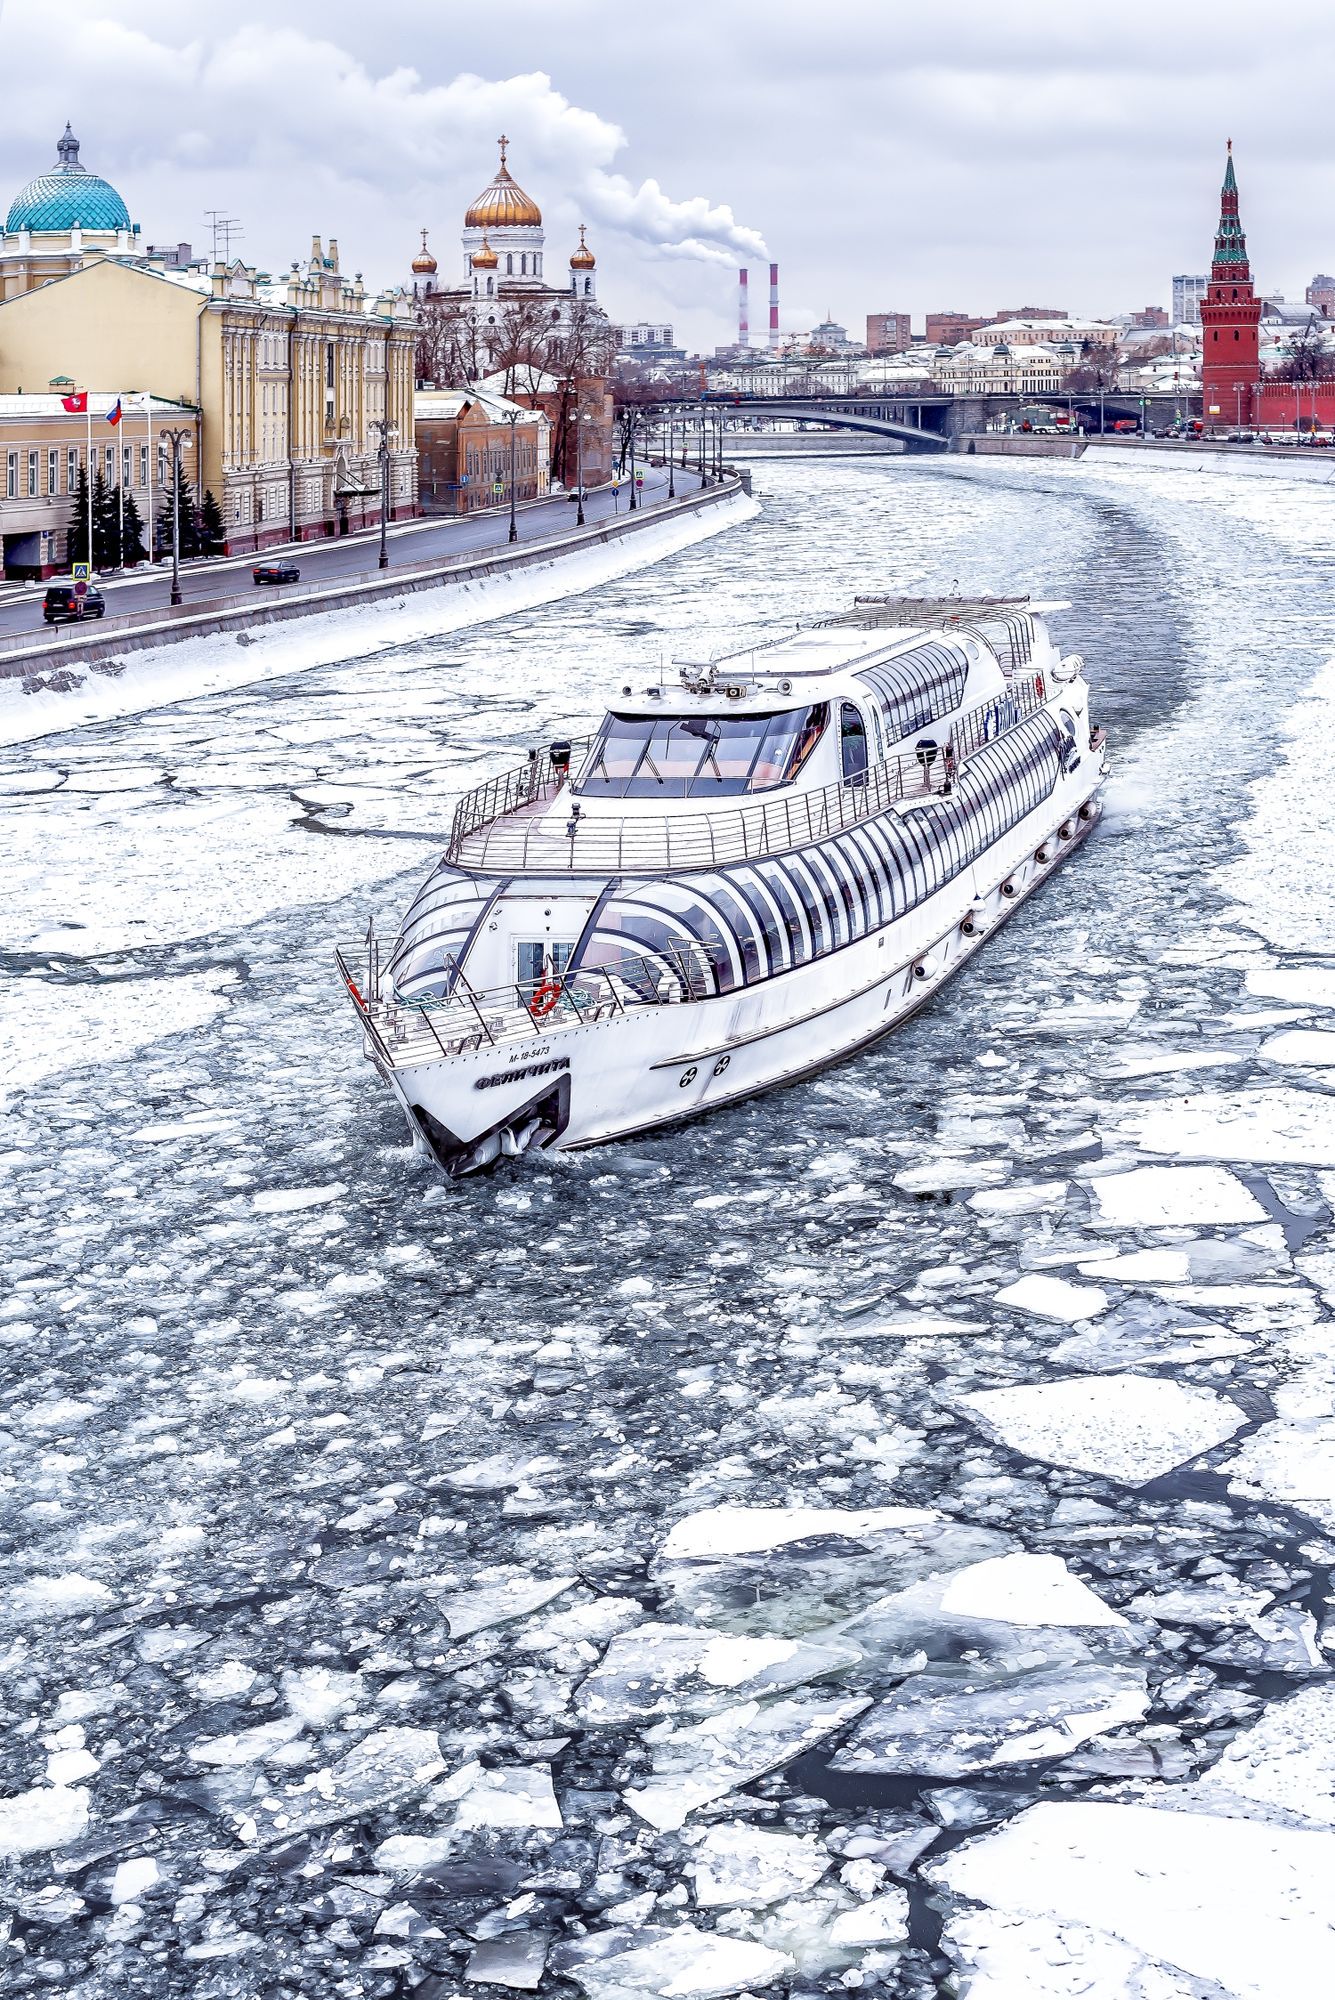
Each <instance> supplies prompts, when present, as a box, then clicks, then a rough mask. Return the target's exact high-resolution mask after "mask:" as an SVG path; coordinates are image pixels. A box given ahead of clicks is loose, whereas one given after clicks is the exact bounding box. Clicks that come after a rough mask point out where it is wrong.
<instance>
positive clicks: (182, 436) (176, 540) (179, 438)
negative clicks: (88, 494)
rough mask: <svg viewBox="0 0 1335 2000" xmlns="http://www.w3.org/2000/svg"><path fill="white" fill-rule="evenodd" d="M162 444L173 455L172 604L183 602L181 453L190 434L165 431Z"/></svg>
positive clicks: (177, 430) (183, 430) (179, 431)
mask: <svg viewBox="0 0 1335 2000" xmlns="http://www.w3.org/2000/svg"><path fill="white" fill-rule="evenodd" d="M161 442H162V443H164V444H167V445H170V446H171V455H172V590H171V602H172V603H173V604H179V603H180V602H181V453H182V452H183V451H189V449H190V433H189V431H188V430H186V429H185V428H184V427H181V428H178V429H176V430H165V431H163V432H162V433H161Z"/></svg>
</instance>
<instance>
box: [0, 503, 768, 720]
mask: <svg viewBox="0 0 1335 2000" xmlns="http://www.w3.org/2000/svg"><path fill="white" fill-rule="evenodd" d="M759 511H760V509H759V504H758V502H756V501H753V500H750V499H748V498H747V497H746V496H745V495H744V494H739V495H738V496H737V497H736V498H735V499H732V500H729V501H726V502H720V503H719V504H718V505H717V506H713V507H706V508H703V509H702V510H700V512H698V513H692V514H688V515H685V516H679V517H678V518H677V519H675V520H669V521H662V522H658V523H655V525H654V526H652V527H646V528H641V529H639V530H637V532H636V533H635V534H633V535H628V536H625V537H624V538H622V539H619V540H616V541H612V542H606V543H600V544H599V545H598V546H597V547H596V548H590V549H585V550H581V551H580V552H579V553H578V554H575V555H566V556H562V557H560V558H559V559H557V558H554V559H553V560H552V561H551V562H546V563H533V564H531V565H529V566H528V567H527V568H524V569H520V570H516V571H514V572H513V574H510V575H497V576H487V577H477V578H474V579H472V580H471V581H469V582H466V583H462V584H448V585H445V586H444V587H442V588H440V589H435V590H425V591H419V592H417V593H416V594H413V595H407V596H404V597H402V598H378V599H375V600H373V601H371V602H368V603H366V604H364V605H358V606H357V607H356V608H355V609H345V610H338V611H327V612H321V613H315V614H313V615H312V616H310V617H309V618H299V619H288V620H284V621H282V622H281V623H278V624H273V625H255V626H252V627H250V628H248V629H247V630H246V631H245V632H243V633H242V634H241V635H240V638H241V639H242V640H244V644H241V643H239V641H238V635H237V633H235V632H232V631H228V632H220V633H216V634H213V635H211V636H207V637H203V638H198V639H184V640H182V641H181V642H180V643H179V644H177V645H173V646H164V647H163V648H162V649H161V650H160V651H158V652H152V651H146V652H142V653H129V654H127V655H126V659H125V661H124V662H123V663H121V670H120V671H119V672H118V673H112V674H109V673H107V672H106V671H105V670H103V671H102V672H99V673H93V672H92V671H90V670H87V669H85V668H83V667H82V666H80V665H78V664H75V665H74V666H73V667H72V668H71V671H72V672H74V673H76V674H79V675H81V676H83V683H82V685H81V686H80V687H78V688H76V689H74V690H72V691H71V692H70V693H56V692H49V691H46V690H41V691H39V692H37V693H34V694H25V693H24V691H23V683H22V681H21V680H18V679H13V680H0V744H6V743H23V742H29V741H31V740H32V738H34V737H36V736H43V735H47V734H49V733H50V732H51V731H53V730H65V729H71V728H75V727H77V726H79V725H81V724H85V723H89V722H101V721H108V720H110V719H112V718H113V717H118V716H127V715H135V714H138V713H140V712H142V711H143V710H144V709H150V708H158V707H160V706H162V705H163V704H164V703H168V702H173V703H174V702H181V701H191V700H194V699H196V698H197V697H199V696H200V695H211V694H222V693H230V692H231V691H232V690H234V689H237V688H245V687H253V686H255V685H256V684H257V683H259V682H263V681H268V680H272V679H274V678H276V677H278V676H282V677H284V678H286V676H287V675H289V674H292V673H300V672H301V671H302V670H303V668H307V667H312V666H327V665H328V664H329V663H330V662H331V661H336V660H347V659H357V658H361V657H363V656H364V655H367V654H372V655H374V653H375V652H376V651H377V650H389V649H393V648H397V647H401V646H404V645H409V644H412V643H414V642H415V641H420V640H423V639H434V638H441V637H443V636H445V635H446V634H448V633H453V632H459V631H463V630H466V629H467V628H469V627H470V626H474V625H479V624H484V623H487V622H489V621H490V620H492V619H497V618H506V617H509V616H512V615H513V614H514V613H515V612H518V611H528V610H532V609H534V608H535V607H537V606H540V605H545V604H553V603H559V602H560V601H561V600H562V599H563V598H568V597H576V596H580V595H582V594H583V593H584V592H586V591H590V590H594V589H596V588H597V587H598V586H599V585H600V584H605V583H607V582H609V581H610V580H611V579H613V578H616V577H624V576H629V575H632V574H633V573H634V572H635V571H637V570H640V569H643V568H644V567H645V566H646V565H648V564H652V563H656V562H661V561H662V560H663V559H664V558H665V557H667V556H671V555H675V554H677V553H679V552H680V551H682V550H685V549H689V548H692V547H694V546H695V545H696V544H697V543H700V542H702V541H705V540H707V539H708V538H709V537H710V536H712V535H717V534H721V533H722V531H723V530H724V529H725V528H730V527H735V526H737V525H738V524H739V523H740V522H743V521H748V520H752V519H754V518H755V516H756V515H757V514H758V513H759ZM492 553H494V554H500V553H503V551H502V550H501V549H500V548H499V547H498V549H497V550H495V551H493V552H492ZM61 664H62V662H61V661H60V660H59V659H56V660H54V661H53V662H52V665H54V666H60V665H61ZM43 671H44V672H45V671H48V669H47V668H45V667H43Z"/></svg>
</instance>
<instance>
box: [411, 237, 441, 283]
mask: <svg viewBox="0 0 1335 2000" xmlns="http://www.w3.org/2000/svg"><path fill="white" fill-rule="evenodd" d="M413 269H414V271H416V273H417V275H418V276H419V277H420V278H429V277H431V276H432V275H433V273H434V272H435V270H436V260H435V258H434V257H433V256H432V255H431V252H430V251H429V250H428V249H427V247H426V231H425V229H424V230H423V231H422V247H421V249H420V250H419V251H418V253H417V255H416V256H415V257H414V258H413Z"/></svg>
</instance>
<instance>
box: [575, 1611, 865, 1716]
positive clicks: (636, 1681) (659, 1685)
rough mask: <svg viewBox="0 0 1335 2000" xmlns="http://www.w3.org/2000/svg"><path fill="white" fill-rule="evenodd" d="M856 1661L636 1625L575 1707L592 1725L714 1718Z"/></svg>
mask: <svg viewBox="0 0 1335 2000" xmlns="http://www.w3.org/2000/svg"><path fill="white" fill-rule="evenodd" d="M861 1657H862V1655H861V1653H860V1652H859V1651H858V1649H857V1647H856V1646H854V1645H850V1644H848V1643H847V1642H846V1641H845V1642H840V1641H837V1640H836V1641H834V1642H832V1643H828V1644H821V1645H815V1644H810V1643H806V1644H804V1643H803V1642H802V1641H800V1640H795V1639H776V1638H771V1637H757V1638H750V1637H744V1636H741V1635H738V1634H734V1633H726V1632H710V1631H706V1630H702V1629H701V1628H700V1627H699V1626H698V1625H640V1626H637V1627H636V1629H635V1630H634V1631H632V1632H623V1633H622V1634H620V1636H619V1637H617V1638H615V1639H613V1641H612V1643H611V1645H610V1646H609V1647H608V1649H607V1651H606V1652H605V1653H604V1655H603V1658H602V1661H601V1663H600V1664H599V1665H598V1666H597V1667H596V1668H595V1669H594V1671H593V1673H591V1674H590V1675H589V1677H588V1679H587V1680H586V1681H584V1682H583V1684H582V1685H581V1687H580V1689H579V1691H578V1694H577V1696H576V1706H577V1708H578V1711H579V1714H580V1717H581V1719H582V1720H583V1721H584V1722H585V1723H587V1724H592V1725H598V1724H603V1723H613V1722H634V1721H636V1720H638V1719H639V1718H640V1717H642V1716H647V1715H662V1714H679V1713H682V1712H683V1711H684V1712H686V1713H688V1714H691V1715H702V1716H703V1715H716V1714H717V1713H718V1711H719V1710H720V1709H723V1708H728V1707H732V1706H735V1705H736V1703H737V1702H738V1701H739V1700H744V1699H747V1698H752V1697H759V1696H762V1695H772V1694H781V1693H783V1692H784V1691H785V1690H786V1689H788V1688H792V1687H798V1686H800V1685H801V1684H802V1683H803V1682H805V1681H816V1680H825V1679H828V1677H829V1676H830V1675H831V1674H836V1673H840V1672H842V1671H843V1670H844V1669H846V1668H848V1667H852V1666H856V1665H857V1662H858V1661H859V1660H860V1659H861Z"/></svg>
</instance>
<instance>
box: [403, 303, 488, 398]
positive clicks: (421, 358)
mask: <svg viewBox="0 0 1335 2000" xmlns="http://www.w3.org/2000/svg"><path fill="white" fill-rule="evenodd" d="M483 353H484V350H483V348H482V345H481V343H480V342H479V340H478V329H477V323H476V321H475V319H474V317H473V314H472V313H471V312H470V311H469V309H468V307H467V305H466V304H465V303H464V301H463V300H462V299H461V298H460V297H459V296H458V294H456V293H450V292H429V293H428V294H427V296H426V297H425V298H424V299H423V300H422V301H421V303H420V304H419V306H418V311H417V354H416V361H415V364H414V365H415V367H416V371H417V380H418V381H419V382H434V383H435V384H436V386H437V387H438V388H442V389H457V388H460V387H462V385H463V384H464V383H465V382H475V381H476V380H477V378H478V376H479V375H480V374H481V373H482V361H483Z"/></svg>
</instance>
